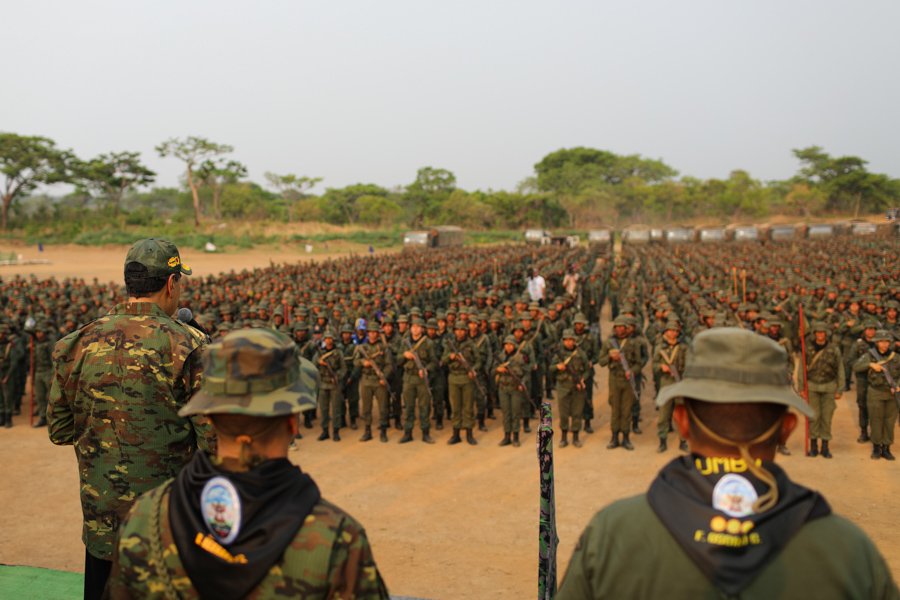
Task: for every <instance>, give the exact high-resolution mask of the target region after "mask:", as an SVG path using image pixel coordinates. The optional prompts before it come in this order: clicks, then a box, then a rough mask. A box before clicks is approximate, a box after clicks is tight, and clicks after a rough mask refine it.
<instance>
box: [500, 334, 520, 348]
mask: <svg viewBox="0 0 900 600" xmlns="http://www.w3.org/2000/svg"><path fill="white" fill-rule="evenodd" d="M503 344H504V345H506V344H512V345H513V346H518V345H519V342H517V341H516V338H515V336H512V335H508V336H506V337H505V338H503Z"/></svg>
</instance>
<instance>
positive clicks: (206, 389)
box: [178, 329, 319, 417]
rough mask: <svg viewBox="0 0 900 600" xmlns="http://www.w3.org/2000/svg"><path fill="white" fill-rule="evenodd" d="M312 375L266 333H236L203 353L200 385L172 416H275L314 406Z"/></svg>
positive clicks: (291, 349)
mask: <svg viewBox="0 0 900 600" xmlns="http://www.w3.org/2000/svg"><path fill="white" fill-rule="evenodd" d="M318 386H319V382H318V371H317V369H316V368H315V367H314V366H313V364H312V363H311V362H309V361H308V360H306V359H304V358H301V357H300V353H299V351H298V349H297V345H296V344H294V342H293V341H291V339H290V338H289V337H287V336H286V335H284V334H282V333H279V332H277V331H273V330H271V329H241V330H238V331H233V332H231V333H229V334H228V335H226V336H225V337H224V339H222V341H221V342H216V343H214V344H210V345H209V346H207V347H206V349H205V350H204V352H203V385H202V387H201V388H200V391H199V392H197V393H196V394H194V397H193V398H191V400H190V402H188V403H187V404H186V405H185V406H184V407H183V408H182V409H181V410H180V411H178V414H179V415H180V416H182V417H187V416H190V415H210V414H237V415H249V416H253V417H280V416H286V415H291V414H296V413H300V412H303V411H306V410H312V409H315V407H316V395H317V392H318Z"/></svg>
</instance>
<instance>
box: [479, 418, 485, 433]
mask: <svg viewBox="0 0 900 600" xmlns="http://www.w3.org/2000/svg"><path fill="white" fill-rule="evenodd" d="M478 431H487V427H485V425H484V417H478Z"/></svg>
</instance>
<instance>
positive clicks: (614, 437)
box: [606, 431, 619, 450]
mask: <svg viewBox="0 0 900 600" xmlns="http://www.w3.org/2000/svg"><path fill="white" fill-rule="evenodd" d="M618 447H619V432H618V431H613V434H612V439H611V440H609V443H608V444H607V445H606V448H607V449H608V450H612V449H613V448H618Z"/></svg>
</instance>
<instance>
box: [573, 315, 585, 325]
mask: <svg viewBox="0 0 900 600" xmlns="http://www.w3.org/2000/svg"><path fill="white" fill-rule="evenodd" d="M572 323H573V324H575V325H578V324H579V323H581V324H582V325H588V324H589V323H588V320H587V317H586V316H584V313H578V314H577V315H575V319H574V320H573V321H572Z"/></svg>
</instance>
